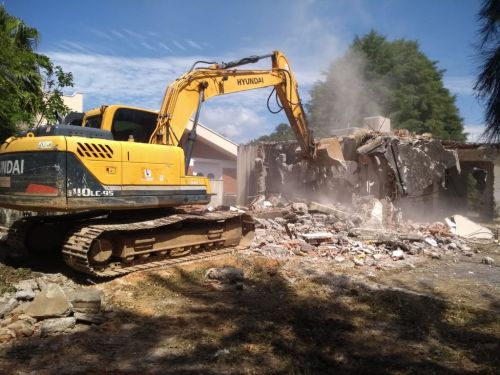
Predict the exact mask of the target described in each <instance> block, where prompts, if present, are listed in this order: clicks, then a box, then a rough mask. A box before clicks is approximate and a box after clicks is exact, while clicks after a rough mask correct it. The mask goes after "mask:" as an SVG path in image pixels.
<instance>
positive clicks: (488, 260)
mask: <svg viewBox="0 0 500 375" xmlns="http://www.w3.org/2000/svg"><path fill="white" fill-rule="evenodd" d="M493 262H494V260H493V258H492V257H484V258H483V259H482V260H481V263H484V264H487V265H488V266H491V265H493Z"/></svg>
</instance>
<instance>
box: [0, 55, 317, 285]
mask: <svg viewBox="0 0 500 375" xmlns="http://www.w3.org/2000/svg"><path fill="white" fill-rule="evenodd" d="M264 58H271V60H272V68H271V69H269V70H242V69H236V68H237V67H239V66H242V65H246V64H250V63H256V62H258V61H259V60H261V59H264ZM200 64H204V66H203V67H199V65H200ZM265 87H272V88H273V91H272V92H271V95H270V98H271V97H272V94H273V93H275V95H276V96H277V98H279V101H278V100H276V102H277V103H278V105H279V106H280V107H281V108H282V109H283V110H284V112H285V113H286V115H287V117H288V119H289V121H290V125H291V127H292V129H293V131H294V133H295V135H296V138H297V140H298V142H299V145H300V148H301V151H302V153H303V155H304V157H306V158H314V157H315V152H316V147H315V145H314V142H313V138H312V135H311V133H310V130H309V129H308V127H307V122H306V118H305V113H304V110H303V108H302V105H301V102H300V98H299V93H298V86H297V82H296V80H295V78H294V76H293V74H292V72H291V70H290V66H289V64H288V61H287V59H286V57H285V56H284V55H283V54H282V53H281V52H279V51H275V52H273V53H271V54H268V55H264V56H251V57H247V58H244V59H241V60H237V61H232V62H228V63H214V62H205V61H198V62H196V63H195V64H194V65H193V66H192V68H191V69H190V70H189V71H188V72H187V73H185V74H184V75H182V76H181V77H179V78H178V79H177V80H176V81H175V82H173V83H172V84H171V85H170V86H168V87H167V90H166V92H165V96H164V99H163V102H162V105H161V108H160V111H159V113H156V112H151V111H145V110H141V109H139V108H134V107H125V106H117V105H114V106H103V107H101V108H100V109H98V110H94V111H90V112H89V113H87V114H86V116H85V118H84V122H83V124H82V126H73V125H46V126H41V127H37V128H34V129H30V130H29V131H27V132H24V133H21V134H18V135H16V136H14V137H11V138H9V139H7V140H6V141H5V143H4V144H2V145H1V146H0V207H5V208H12V209H16V210H29V211H37V212H48V211H53V212H58V213H64V214H56V215H39V216H34V217H30V218H25V219H23V220H19V221H18V222H16V223H15V224H14V225H13V226H12V227H11V228H10V230H9V234H8V243H9V245H10V246H11V248H12V249H13V251H17V252H23V251H26V250H30V251H35V252H36V251H40V252H42V251H44V250H47V249H52V248H61V249H62V254H63V257H64V260H65V262H66V263H67V264H68V265H69V266H71V267H72V268H74V269H76V270H78V271H81V272H84V273H87V274H91V275H94V276H102V277H113V276H119V275H123V274H126V273H129V272H133V271H136V270H142V269H147V268H150V267H158V266H163V265H168V264H173V263H177V262H182V261H185V260H191V259H198V258H200V257H203V256H205V255H206V254H210V253H212V252H213V251H215V250H216V249H220V248H225V247H228V246H232V245H236V244H238V243H239V242H240V240H241V239H242V238H245V237H248V236H250V235H251V233H252V230H253V223H252V220H251V218H249V217H248V216H247V215H241V214H238V213H233V212H211V213H200V212H197V211H193V210H186V209H182V207H181V206H192V205H204V204H207V203H209V202H210V185H209V182H208V180H207V179H206V178H204V177H198V176H188V175H187V170H188V167H189V163H190V159H191V154H192V149H193V144H194V142H195V140H196V126H197V123H198V119H199V115H200V110H201V106H202V103H203V102H204V101H206V100H208V99H210V98H211V97H213V96H217V95H226V94H231V93H235V92H241V91H246V90H252V89H259V88H265ZM268 106H269V99H268ZM193 114H194V122H193V127H192V130H191V131H190V132H189V135H188V137H187V141H186V143H185V145H183V147H184V148H182V147H181V144H180V140H181V137H182V135H183V133H184V132H185V130H186V127H187V124H188V122H189V120H190V119H191V117H192V116H193Z"/></svg>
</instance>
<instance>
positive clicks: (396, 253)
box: [391, 249, 405, 260]
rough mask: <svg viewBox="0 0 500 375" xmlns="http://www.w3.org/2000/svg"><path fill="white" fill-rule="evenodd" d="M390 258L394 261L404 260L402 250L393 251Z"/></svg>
mask: <svg viewBox="0 0 500 375" xmlns="http://www.w3.org/2000/svg"><path fill="white" fill-rule="evenodd" d="M391 257H392V259H394V260H398V259H404V257H405V253H404V252H403V250H401V249H397V250H394V251H393V252H392V253H391Z"/></svg>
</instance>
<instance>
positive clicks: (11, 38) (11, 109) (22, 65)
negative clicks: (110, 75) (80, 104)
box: [0, 5, 73, 141]
mask: <svg viewBox="0 0 500 375" xmlns="http://www.w3.org/2000/svg"><path fill="white" fill-rule="evenodd" d="M38 41H39V33H38V31H37V30H36V29H35V28H32V27H29V26H27V25H26V24H25V23H24V22H23V21H21V20H19V19H18V18H16V17H13V16H11V15H9V14H8V13H7V11H6V10H5V8H4V7H3V6H1V5H0V141H3V140H4V139H5V138H7V137H9V136H10V135H12V134H13V133H14V132H15V131H16V129H17V127H18V126H19V125H20V124H29V125H34V124H37V123H39V122H40V119H41V118H46V119H47V120H48V121H54V120H55V111H59V112H60V113H62V114H64V113H65V112H67V111H68V108H67V107H66V106H64V104H63V102H62V99H61V95H62V89H63V88H64V87H68V86H72V85H73V76H72V75H71V73H65V72H64V71H63V70H62V69H61V67H60V66H54V65H53V63H52V62H51V61H50V59H49V58H48V57H47V56H45V55H42V54H39V53H36V52H35V50H36V47H37V44H38Z"/></svg>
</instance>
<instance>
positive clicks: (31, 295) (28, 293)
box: [15, 289, 35, 301]
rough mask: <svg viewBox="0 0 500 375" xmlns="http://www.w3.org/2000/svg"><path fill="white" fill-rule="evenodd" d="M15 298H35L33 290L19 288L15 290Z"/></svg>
mask: <svg viewBox="0 0 500 375" xmlns="http://www.w3.org/2000/svg"><path fill="white" fill-rule="evenodd" d="M15 298H16V299H17V300H19V301H32V300H33V298H35V292H34V291H33V290H31V289H27V290H20V291H19V292H16V294H15Z"/></svg>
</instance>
